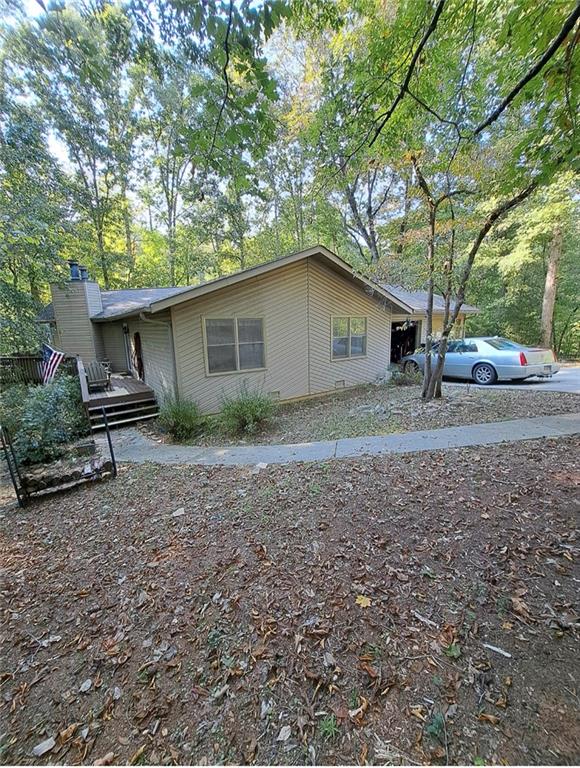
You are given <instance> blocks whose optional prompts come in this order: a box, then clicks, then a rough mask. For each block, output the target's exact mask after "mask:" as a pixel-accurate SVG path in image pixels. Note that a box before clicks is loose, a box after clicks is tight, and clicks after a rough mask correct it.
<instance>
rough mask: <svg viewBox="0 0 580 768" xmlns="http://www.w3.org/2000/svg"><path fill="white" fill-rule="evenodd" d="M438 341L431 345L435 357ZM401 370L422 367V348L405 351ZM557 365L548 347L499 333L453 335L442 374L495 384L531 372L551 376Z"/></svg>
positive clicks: (534, 374) (533, 374)
mask: <svg viewBox="0 0 580 768" xmlns="http://www.w3.org/2000/svg"><path fill="white" fill-rule="evenodd" d="M437 347H438V343H437V342H435V343H434V345H433V356H434V357H433V360H434V361H435V359H436V354H437ZM401 365H402V368H403V370H404V371H423V369H424V367H425V352H424V351H419V352H416V353H414V354H412V355H405V357H403V358H402V359H401ZM559 370H560V366H559V365H558V364H557V362H556V358H555V356H554V353H553V352H552V351H551V350H549V349H539V348H535V347H534V348H532V347H524V346H522V345H521V344H517V343H516V342H515V341H509V340H508V339H502V338H501V337H499V336H482V337H478V338H470V339H452V340H451V341H449V344H448V346H447V353H446V355H445V366H444V368H443V375H444V376H449V377H450V378H454V379H472V380H473V381H475V383H476V384H494V383H495V382H496V381H497V380H498V379H512V381H523V380H524V379H528V378H530V376H553V374H555V373H558V371H559Z"/></svg>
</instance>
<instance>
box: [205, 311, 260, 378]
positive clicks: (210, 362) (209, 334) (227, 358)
mask: <svg viewBox="0 0 580 768" xmlns="http://www.w3.org/2000/svg"><path fill="white" fill-rule="evenodd" d="M205 338H206V344H207V367H208V371H209V373H231V372H232V371H247V370H252V369H254V368H264V366H265V356H264V327H263V321H262V319H261V318H242V317H238V318H228V319H223V320H221V319H214V318H208V319H206V321H205Z"/></svg>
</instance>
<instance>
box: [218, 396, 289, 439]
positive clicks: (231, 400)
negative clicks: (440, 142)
mask: <svg viewBox="0 0 580 768" xmlns="http://www.w3.org/2000/svg"><path fill="white" fill-rule="evenodd" d="M275 409H276V404H275V403H274V401H273V400H272V398H271V397H269V396H268V395H264V394H263V393H262V392H255V391H254V392H252V391H250V390H249V389H247V387H245V386H243V387H242V389H241V391H240V393H239V395H237V396H236V397H226V398H225V399H224V400H223V402H222V407H221V410H220V420H221V424H222V427H223V428H224V429H225V431H226V432H229V433H230V434H233V435H239V434H243V433H245V434H248V435H253V434H254V433H256V432H257V431H258V430H259V429H261V428H262V427H263V426H264V424H265V423H266V422H267V421H268V419H269V418H270V417H271V416H272V415H273V413H274V411H275Z"/></svg>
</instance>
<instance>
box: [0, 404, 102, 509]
mask: <svg viewBox="0 0 580 768" xmlns="http://www.w3.org/2000/svg"><path fill="white" fill-rule="evenodd" d="M101 411H102V415H103V423H104V427H105V434H106V436H107V444H108V447H109V454H110V457H111V477H117V462H116V460H115V452H114V450H113V441H112V440H111V430H110V429H109V421H108V419H107V414H106V411H105V407H104V406H103V407H102V409H101ZM0 439H1V442H2V449H3V451H4V458H5V460H6V464H7V465H8V472H9V474H10V479H11V480H12V485H13V486H14V491H15V493H16V498H17V499H18V506H20V507H25V506H26V505H27V504H28V502H29V501H30V499H31V497H32V496H33V495H34V494H46V493H50V492H52V491H59V490H61V489H62V488H63V487H66V486H68V485H69V483H68V482H65V483H61V484H60V485H55V486H51V487H50V488H43V489H42V490H39V491H29V490H27V488H26V487H25V485H24V484H23V482H22V475H21V473H20V467H19V465H18V458H17V456H16V453H15V451H14V446H13V445H12V440H11V438H10V435H9V433H8V430H7V429H6V428H5V427H3V426H2V425H1V424H0ZM104 474H105V473H104V472H103V471H102V470H95V471H94V472H90V473H88V474H86V475H83V476H82V477H81V478H79V479H78V480H75V481H73V482H74V485H79V484H81V483H84V482H88V481H90V480H96V479H97V478H99V479H100V478H102V477H103V475H104Z"/></svg>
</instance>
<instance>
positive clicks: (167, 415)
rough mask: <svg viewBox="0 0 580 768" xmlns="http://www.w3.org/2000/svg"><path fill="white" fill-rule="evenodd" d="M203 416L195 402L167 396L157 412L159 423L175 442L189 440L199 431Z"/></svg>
mask: <svg viewBox="0 0 580 768" xmlns="http://www.w3.org/2000/svg"><path fill="white" fill-rule="evenodd" d="M203 421H204V420H203V416H202V415H201V412H200V410H199V407H198V405H197V403H194V402H192V401H191V400H182V399H181V398H179V397H170V398H167V399H166V400H165V401H164V403H163V405H162V407H161V410H160V412H159V424H160V426H161V427H162V428H163V429H164V430H165V431H166V432H168V433H169V434H170V435H171V437H172V438H173V439H174V440H177V442H184V441H186V440H191V439H192V438H193V437H196V435H198V434H199V433H200V432H201V429H202V427H203Z"/></svg>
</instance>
